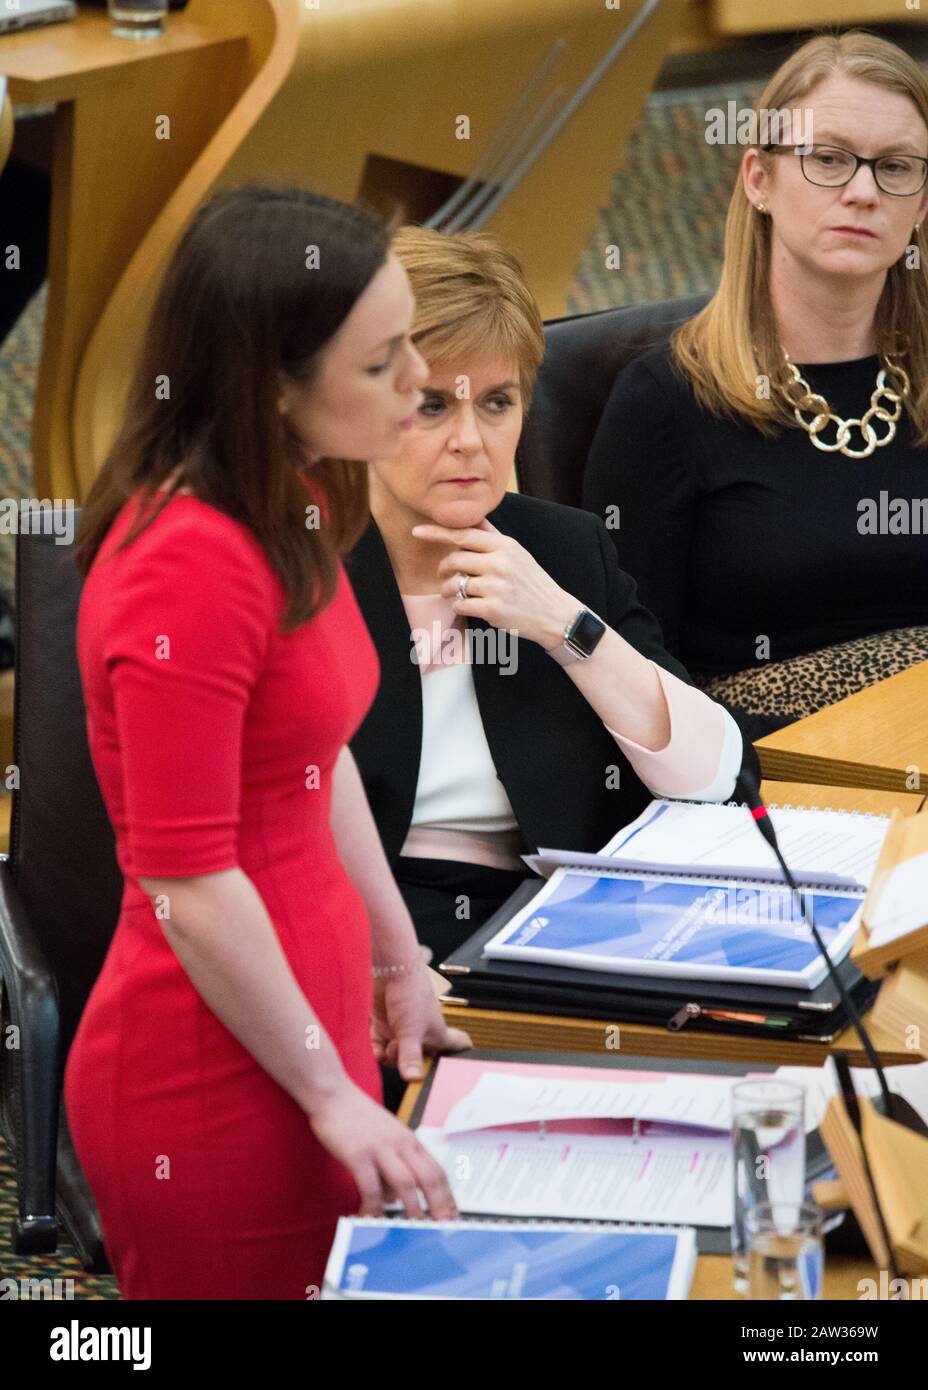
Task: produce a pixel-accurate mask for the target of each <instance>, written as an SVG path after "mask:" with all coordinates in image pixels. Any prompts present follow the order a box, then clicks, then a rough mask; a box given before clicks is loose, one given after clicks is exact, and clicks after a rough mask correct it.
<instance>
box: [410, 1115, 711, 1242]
mask: <svg viewBox="0 0 928 1390" xmlns="http://www.w3.org/2000/svg"><path fill="white" fill-rule="evenodd" d="M416 1133H417V1136H418V1138H419V1139H420V1140H421V1141H422V1143H423V1144H424V1145H425V1147H426V1148H427V1149H428V1150H429V1151H430V1152H431V1153H432V1154H433V1156H434V1157H435V1158H436V1159H437V1160H438V1162H439V1163H440V1164H441V1165H442V1167H443V1168H444V1170H445V1172H446V1173H447V1175H448V1180H449V1182H450V1184H451V1188H452V1191H453V1193H454V1199H455V1201H456V1202H457V1205H458V1208H459V1210H460V1211H462V1212H468V1213H472V1214H474V1215H488V1216H489V1215H495V1216H513V1217H516V1216H531V1217H568V1218H574V1219H583V1220H589V1221H654V1222H661V1223H666V1224H675V1223H680V1224H684V1225H699V1226H730V1225H731V1222H732V1215H733V1212H732V1208H733V1187H734V1180H733V1177H732V1143H731V1136H730V1135H729V1134H725V1135H709V1136H707V1137H701V1138H699V1139H698V1140H696V1141H694V1139H693V1138H692V1137H687V1136H681V1135H661V1136H659V1137H656V1138H655V1137H647V1136H643V1137H640V1138H633V1137H625V1136H608V1137H606V1138H600V1137H598V1136H591V1135H585V1134H578V1135H574V1134H563V1133H556V1132H552V1131H550V1130H549V1131H547V1132H544V1131H542V1132H538V1133H528V1134H526V1133H525V1132H520V1131H518V1130H493V1131H489V1132H485V1131H479V1130H478V1131H476V1132H468V1133H466V1134H454V1135H448V1134H447V1133H445V1131H444V1130H441V1129H428V1128H420V1129H418V1130H417V1131H416Z"/></svg>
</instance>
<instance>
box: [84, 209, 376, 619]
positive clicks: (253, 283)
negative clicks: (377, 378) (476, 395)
mask: <svg viewBox="0 0 928 1390" xmlns="http://www.w3.org/2000/svg"><path fill="white" fill-rule="evenodd" d="M389 241H390V234H389V230H388V228H387V227H386V226H385V225H384V223H383V221H382V220H381V219H380V218H379V217H377V216H376V215H375V214H373V213H371V212H368V211H366V210H364V209H361V208H356V207H350V206H348V205H347V204H345V203H340V202H338V201H337V200H336V199H334V198H329V197H326V196H324V195H323V194H319V193H311V192H308V191H306V190H303V189H297V188H278V187H272V186H268V185H261V184H248V185H244V186H242V187H240V188H236V189H230V190H227V191H224V192H221V193H219V194H217V195H215V196H214V197H213V198H211V199H210V200H209V201H207V202H206V203H204V204H203V205H202V206H201V207H200V208H199V209H198V211H197V213H196V214H195V216H194V217H193V219H192V221H191V223H190V225H189V227H188V228H187V230H186V232H185V233H184V235H183V237H182V239H181V241H180V242H179V244H178V246H177V248H176V250H175V252H174V254H173V256H172V258H171V261H170V264H169V265H168V267H167V271H166V273H165V275H164V279H163V281H162V283H161V286H160V288H159V292H158V296H157V299H156V301H155V304H154V307H153V310H152V315H151V319H150V322H149V326H148V330H147V333H146V337H145V341H144V344H143V347H142V352H141V357H140V361H139V366H138V369H137V371H136V373H135V376H134V379H133V384H132V388H131V391H130V395H129V401H128V405H127V409H126V415H125V420H124V422H123V425H122V428H121V430H120V433H119V435H118V438H117V439H116V441H115V443H114V445H113V447H112V449H111V451H110V453H109V455H108V457H107V459H106V461H105V463H104V465H103V467H102V469H101V471H100V473H99V475H98V476H97V478H96V479H95V481H94V485H93V487H92V489H91V491H90V495H89V496H88V498H87V501H86V503H85V505H84V507H83V510H82V516H81V526H80V535H79V537H78V541H77V544H76V547H75V559H76V562H77V565H78V569H79V570H80V572H81V573H82V574H86V573H87V572H88V570H89V569H90V566H91V564H92V563H93V560H94V557H95V555H96V554H97V551H98V550H99V548H100V545H101V543H102V541H103V539H104V537H105V535H106V533H107V531H108V530H109V527H110V525H111V523H112V521H113V519H114V517H115V516H116V514H117V513H118V512H119V510H120V508H121V507H122V506H123V505H124V504H125V502H126V501H128V500H129V498H130V497H132V496H133V495H134V494H135V493H136V492H141V496H142V502H143V505H142V507H141V508H140V511H139V517H138V518H137V519H136V521H135V522H134V523H133V525H132V527H131V529H130V531H129V532H128V534H127V535H126V538H125V540H124V541H123V542H122V544H121V546H120V547H119V548H120V549H122V548H123V547H125V546H127V545H129V544H130V543H131V542H132V541H133V540H135V539H136V537H137V536H138V535H139V534H141V532H142V531H143V530H144V529H145V528H146V527H147V526H148V525H150V524H151V522H152V521H153V520H154V519H155V517H156V516H157V515H158V514H159V513H160V512H161V510H162V508H163V507H164V506H166V505H167V502H168V501H169V500H170V497H171V496H172V495H173V493H174V492H175V491H176V489H177V488H178V487H179V486H181V485H182V484H184V483H185V484H187V485H188V486H189V488H190V490H191V491H192V492H193V494H194V495H195V496H198V497H200V498H201V499H202V500H204V501H206V502H209V503H210V504H211V505H213V506H215V507H217V508H218V509H219V510H221V511H223V512H225V513H226V514H227V515H229V516H231V517H233V518H235V519H236V520H238V521H240V522H242V523H243V524H244V525H246V526H247V527H248V528H249V530H251V531H252V533H253V534H254V535H255V537H256V538H257V540H258V541H259V542H260V544H261V545H262V546H263V548H264V551H265V553H266V554H267V557H268V559H269V561H270V562H271V564H272V566H273V567H274V569H275V570H276V571H277V573H278V574H279V575H280V577H281V579H282V580H283V583H284V585H285V588H286V592H287V609H286V613H285V615H284V628H285V629H286V630H289V629H292V628H293V627H296V626H297V625H298V624H299V623H301V622H304V621H305V620H306V619H307V618H309V617H312V616H313V615H314V614H315V613H318V612H319V611H320V610H321V609H323V608H324V607H325V606H326V604H327V603H329V602H330V601H331V599H332V597H333V595H334V592H335V587H336V583H337V577H338V572H337V557H338V556H339V555H341V554H344V553H345V552H346V551H348V550H350V549H351V547H352V546H353V545H354V543H355V542H356V540H357V539H358V537H359V535H360V534H361V532H362V531H363V529H364V527H365V525H366V523H367V518H368V500H367V468H366V466H364V465H361V464H358V463H351V462H345V461H336V460H332V459H324V460H321V461H320V462H318V463H316V464H313V465H312V471H311V475H310V483H311V486H312V487H313V489H314V492H315V494H316V496H315V500H316V501H317V502H318V503H319V505H320V510H321V512H322V514H323V518H324V520H323V524H322V525H321V526H320V527H318V528H316V529H312V528H308V527H307V525H306V517H307V510H306V509H307V503H308V501H309V500H310V494H309V493H308V491H307V489H306V487H305V486H304V484H303V482H302V481H301V479H300V476H299V474H300V473H301V471H302V470H303V469H304V468H305V467H306V465H305V462H304V460H303V458H302V455H301V453H300V445H299V441H298V440H297V438H296V436H295V434H294V433H293V431H292V427H291V426H290V425H289V424H288V422H287V421H286V420H285V419H284V417H283V416H282V415H281V413H280V411H279V409H278V397H279V391H280V380H279V375H280V374H281V373H282V374H284V375H285V376H287V377H290V378H291V379H292V380H293V381H295V382H297V383H299V384H302V385H308V384H310V382H311V381H312V380H313V377H314V375H315V373H316V370H317V368H318V363H319V353H320V351H321V349H322V348H324V347H325V345H326V343H327V342H328V341H329V340H330V339H331V338H332V336H333V335H334V334H335V332H336V331H337V330H338V328H339V326H340V325H341V324H342V323H343V321H344V320H345V319H346V318H347V316H348V314H349V313H350V311H351V309H352V307H353V305H354V304H355V302H356V301H357V299H358V298H359V297H360V295H361V294H362V293H363V291H364V289H365V288H366V286H367V285H368V284H369V282H370V281H371V279H372V278H373V276H374V275H375V274H376V272H377V271H378V270H379V269H380V267H381V266H382V265H383V263H384V261H385V259H386V256H387V253H388V250H389ZM317 247H318V248H319V258H318V266H319V267H320V268H318V269H314V270H313V273H312V274H308V273H307V267H308V265H309V256H310V248H317ZM165 381H166V382H167V383H168V390H169V396H168V398H166V399H159V393H158V392H157V391H156V386H157V384H158V383H159V382H165ZM178 465H181V466H182V468H183V476H182V477H180V476H179V477H178V478H177V480H176V482H175V484H174V485H173V486H172V487H171V488H170V489H169V490H168V491H167V493H166V495H164V496H163V497H162V498H161V499H160V503H159V505H157V506H156V507H155V508H154V509H153V510H152V509H151V508H149V507H148V506H147V504H148V503H149V502H153V501H155V500H156V495H157V489H158V488H159V486H160V485H161V484H163V483H164V482H165V480H166V479H167V478H168V477H169V476H170V475H171V474H172V473H173V472H174V470H175V468H177V466H178ZM146 512H148V513H149V514H147V515H144V519H142V518H143V514H145V513H146Z"/></svg>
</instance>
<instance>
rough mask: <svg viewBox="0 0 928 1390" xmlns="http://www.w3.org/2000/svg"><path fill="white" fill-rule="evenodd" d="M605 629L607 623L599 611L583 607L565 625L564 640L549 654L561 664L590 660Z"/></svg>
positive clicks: (566, 664) (567, 664)
mask: <svg viewBox="0 0 928 1390" xmlns="http://www.w3.org/2000/svg"><path fill="white" fill-rule="evenodd" d="M605 631H606V624H605V623H604V622H603V620H602V618H601V617H600V616H599V614H598V613H594V612H592V611H591V610H590V609H589V608H581V609H580V611H579V613H578V614H577V616H576V617H575V618H573V619H572V621H571V622H569V623H568V624H567V626H566V627H565V629H564V640H563V642H562V643H561V644H560V646H558V647H554V648H553V649H552V650H551V651H550V652H549V653H548V655H549V656H552V657H554V660H555V661H556V662H557V663H558V665H559V666H569V665H570V663H571V662H572V661H588V660H589V658H590V657H591V656H592V655H593V653H594V652H595V650H596V648H597V646H598V645H599V643H600V641H601V640H602V636H603V633H604V632H605Z"/></svg>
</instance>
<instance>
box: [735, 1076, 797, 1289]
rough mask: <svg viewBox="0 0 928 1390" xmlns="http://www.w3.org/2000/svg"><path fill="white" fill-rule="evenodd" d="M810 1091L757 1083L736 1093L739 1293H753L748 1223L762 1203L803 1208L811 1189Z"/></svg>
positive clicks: (740, 1086)
mask: <svg viewBox="0 0 928 1390" xmlns="http://www.w3.org/2000/svg"><path fill="white" fill-rule="evenodd" d="M804 1118H805V1087H803V1086H798V1085H796V1084H795V1083H794V1082H792V1081H775V1080H764V1079H762V1078H758V1079H757V1080H754V1081H739V1082H738V1084H737V1085H736V1086H734V1087H733V1088H732V1142H733V1144H734V1178H735V1193H734V1198H735V1200H734V1213H733V1215H734V1219H733V1221H732V1228H731V1258H732V1272H733V1275H734V1283H735V1289H736V1291H737V1292H738V1293H747V1292H748V1255H747V1246H746V1242H745V1233H744V1222H745V1217H746V1215H747V1213H748V1212H749V1211H750V1210H751V1208H752V1207H755V1206H757V1205H758V1204H759V1203H761V1202H792V1203H794V1204H797V1205H799V1204H801V1203H802V1201H803V1198H804V1196H805V1185H806V1182H805V1180H806V1132H805V1124H804Z"/></svg>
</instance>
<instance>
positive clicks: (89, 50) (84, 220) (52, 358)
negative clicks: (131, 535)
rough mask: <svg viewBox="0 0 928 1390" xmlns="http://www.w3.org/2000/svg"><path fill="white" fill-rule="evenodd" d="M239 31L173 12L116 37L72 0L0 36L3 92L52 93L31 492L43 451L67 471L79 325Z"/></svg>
mask: <svg viewBox="0 0 928 1390" xmlns="http://www.w3.org/2000/svg"><path fill="white" fill-rule="evenodd" d="M230 9H231V7H230ZM226 29H228V26H226ZM244 33H245V31H244V29H240V30H239V32H238V33H235V32H233V33H229V32H221V31H219V32H217V29H215V28H211V27H209V26H207V25H205V24H203V23H199V22H197V20H196V19H194V18H191V17H190V15H189V14H186V13H184V12H181V13H176V14H171V15H170V16H169V18H168V23H167V27H166V30H165V33H164V34H163V35H162V36H161V37H159V38H154V39H146V40H145V41H138V40H130V39H118V38H115V37H114V36H113V35H112V34H111V32H110V21H109V18H108V16H107V14H106V12H105V11H102V12H101V11H99V10H96V11H92V10H81V11H80V12H79V13H78V16H77V18H76V19H75V20H72V21H69V22H68V23H64V24H54V25H50V26H49V27H47V28H41V29H32V30H26V31H24V32H22V33H18V34H10V35H6V36H5V37H3V38H0V73H4V74H5V75H6V76H7V77H8V79H9V86H10V95H11V97H12V99H13V101H14V102H17V103H22V104H24V105H38V106H43V105H46V104H48V103H52V102H54V103H56V104H57V109H56V112H55V116H54V129H53V138H52V213H51V243H50V249H49V285H48V310H47V317H46V323H45V338H44V343H43V348H42V359H41V364H40V368H39V379H38V385H37V389H36V397H35V415H34V418H33V431H32V447H33V470H34V476H35V480H36V487H37V489H38V496H40V497H41V496H43V495H44V496H49V495H51V493H52V491H53V490H52V489H50V488H49V486H48V484H49V480H50V479H51V477H52V459H53V458H56V459H57V460H58V464H57V466H56V470H55V471H56V475H57V476H58V477H70V476H72V468H71V464H70V460H71V458H72V438H71V429H70V422H71V402H72V397H73V393H74V385H75V377H76V373H77V369H78V366H79V363H80V359H81V355H82V353H83V351H84V348H85V346H86V343H87V341H88V339H89V337H90V334H91V331H92V329H93V328H94V325H95V324H96V322H97V320H98V319H99V317H100V315H101V313H102V311H103V309H104V308H105V306H106V303H107V301H108V300H109V298H110V295H111V294H112V292H113V289H114V288H115V286H116V283H117V281H118V280H119V278H120V276H121V275H122V273H123V271H124V270H125V268H126V266H127V264H128V263H129V260H130V259H131V257H132V255H133V253H134V252H135V250H136V248H137V247H138V245H139V243H140V242H141V240H142V238H143V237H144V235H145V233H146V232H147V231H148V229H149V227H150V226H151V225H152V223H153V221H154V220H155V217H156V216H157V214H158V213H159V212H160V211H161V209H162V208H163V207H164V205H165V203H166V202H167V201H168V198H169V197H170V195H171V193H173V191H174V190H175V188H176V187H177V185H178V184H179V183H180V181H181V179H182V178H183V177H184V175H185V174H186V173H187V171H188V170H189V169H190V167H191V166H192V164H193V163H194V161H195V160H196V158H197V157H198V155H199V154H200V153H201V151H202V150H203V148H204V146H205V145H206V144H207V142H208V141H209V139H210V137H211V136H212V135H213V133H214V131H215V130H216V129H217V127H218V126H219V125H220V123H221V122H222V120H223V119H224V117H225V116H226V114H227V112H228V111H229V109H230V107H231V106H232V105H233V103H234V101H235V99H236V97H237V95H238V93H239V92H240V91H241V89H242V87H243V86H244V85H245V83H246V80H247V61H248V45H247V43H246V41H245V38H244ZM192 92H196V100H195V101H191V100H190V99H189V97H190V94H191V93H192ZM164 117H169V118H170V121H171V124H170V138H169V139H165V138H163V132H164V130H165V129H166V127H165V126H164ZM159 120H160V121H161V131H162V137H161V138H159V136H158V127H157V126H156V122H158V121H159ZM43 489H44V491H43Z"/></svg>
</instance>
